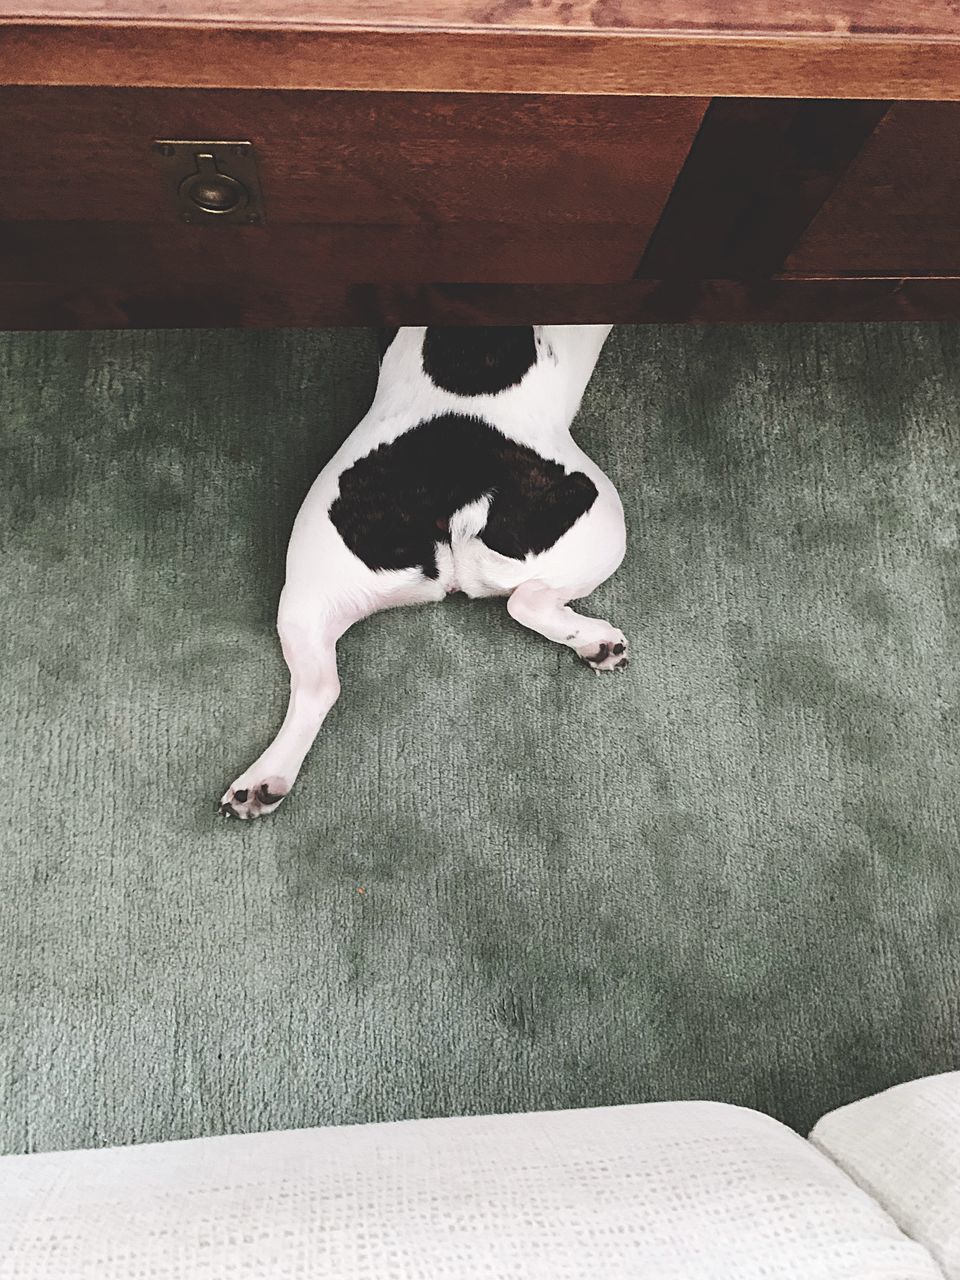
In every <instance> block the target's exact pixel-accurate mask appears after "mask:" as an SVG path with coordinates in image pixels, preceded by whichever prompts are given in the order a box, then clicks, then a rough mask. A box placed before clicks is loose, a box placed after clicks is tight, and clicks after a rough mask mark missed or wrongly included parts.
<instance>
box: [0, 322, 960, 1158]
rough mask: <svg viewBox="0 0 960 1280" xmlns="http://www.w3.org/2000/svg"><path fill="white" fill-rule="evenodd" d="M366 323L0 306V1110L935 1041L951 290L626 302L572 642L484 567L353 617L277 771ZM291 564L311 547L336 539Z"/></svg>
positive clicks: (592, 420)
mask: <svg viewBox="0 0 960 1280" xmlns="http://www.w3.org/2000/svg"><path fill="white" fill-rule="evenodd" d="M375 375H376V358H375V345H374V341H373V338H372V335H370V334H369V333H366V332H363V331H339V332H312V333H301V332H286V333H243V334H237V333H226V332H219V333H209V332H200V333H172V332H167V333H146V334H141V333H112V334H69V335H62V334H45V335H26V334H19V335H3V336H0V376H2V384H0V398H2V427H3V430H2V441H3V495H2V523H0V527H2V533H3V555H2V559H0V610H2V613H3V619H2V627H0V635H2V643H3V648H4V654H3V711H4V715H3V718H2V726H0V767H2V775H0V776H2V777H3V779H4V784H5V786H4V790H5V794H6V803H5V810H6V817H5V819H4V821H3V827H2V844H3V848H2V850H0V895H2V896H0V901H2V923H0V983H2V1014H3V1025H2V1028H0V1035H2V1055H3V1061H2V1064H0V1121H2V1124H0V1130H2V1131H0V1147H2V1149H3V1150H4V1151H8V1152H15V1151H22V1150H30V1149H52V1148H61V1147H71V1146H75V1145H76V1146H94V1145H100V1144H111V1143H127V1142H140V1141H147V1140H156V1139H164V1138H179V1137H186V1136H192V1135H199V1134H208V1133H222V1132H226V1131H236V1130H256V1129H264V1128H272V1127H291V1126H303V1125H315V1124H328V1123H332V1122H354V1121H365V1120H384V1119H395V1118H401V1117H409V1116H420V1115H444V1114H450V1113H457V1112H461V1113H462V1112H479V1111H514V1110H527V1109H533V1108H557V1107H575V1106H581V1105H588V1104H606V1103H620V1102H633V1101H645V1100H651V1099H663V1098H689V1097H708V1098H719V1099H725V1100H728V1101H732V1102H738V1103H744V1104H748V1105H750V1106H756V1107H759V1108H762V1109H763V1110H765V1111H769V1112H771V1113H773V1114H774V1115H777V1116H780V1117H782V1118H784V1119H786V1120H787V1121H788V1122H789V1123H791V1124H793V1125H795V1126H797V1127H799V1128H801V1129H803V1128H806V1127H807V1126H809V1125H810V1124H811V1123H812V1122H813V1120H814V1119H815V1118H816V1117H817V1116H818V1115H819V1114H821V1113H822V1112H823V1111H826V1110H827V1109H828V1108H830V1107H834V1106H836V1105H838V1104H840V1103H843V1102H846V1101H848V1100H850V1099H853V1098H856V1097H858V1096H861V1095H863V1094H866V1093H869V1092H871V1091H874V1090H877V1089H880V1088H883V1087H885V1086H887V1085H890V1084H892V1083H894V1082H897V1081H900V1080H904V1079H906V1078H908V1077H912V1076H915V1075H919V1074H923V1073H926V1072H933V1071H938V1070H944V1069H948V1068H955V1067H957V1066H960V1033H958V1028H960V999H958V993H960V912H958V901H960V838H958V826H957V822H958V817H957V812H958V811H957V799H958V796H960V759H958V743H960V687H958V685H960V573H958V571H960V550H958V546H960V524H958V519H960V516H958V500H960V326H957V327H954V326H926V327H922V326H916V327H914V326H889V327H880V326H876V327H874V326H852V327H833V326H828V327H769V328H755V327H736V328H713V329H682V328H673V327H671V328H660V329H657V328H637V329H622V330H619V331H616V332H615V333H614V335H613V337H612V338H611V340H610V343H609V345H608V346H607V348H606V350H605V352H604V354H603V356H602V358H601V363H600V365H599V366H598V369H597V373H596V375H595V379H594V381H593V383H592V384H591V387H590V389H589V391H588V394H587V398H586V401H585V403H584V407H583V410H582V413H581V418H580V422H579V435H580V438H581V440H582V442H583V443H584V445H585V446H586V448H587V449H588V451H589V452H590V453H591V454H592V455H593V456H594V457H595V458H596V459H597V460H598V461H599V462H600V464H601V465H602V466H604V467H605V468H606V469H607V471H608V472H609V474H610V475H611V476H612V477H613V478H614V480H615V481H616V483H617V484H618V485H619V488H620V491H621V493H622V495H623V498H624V504H625V506H626V508H627V517H628V524H629V533H630V547H629V551H628V556H627V560H626V562H625V564H624V566H623V568H622V569H621V571H620V572H619V573H618V575H617V576H616V577H615V579H614V580H612V581H611V582H609V583H607V584H606V585H605V586H604V587H603V588H602V589H601V590H600V591H599V592H597V593H596V594H595V596H594V597H593V598H592V600H591V604H590V612H596V613H598V614H600V615H603V616H607V617H609V618H610V619H611V620H612V621H613V622H615V623H616V624H618V625H620V626H622V627H623V628H624V630H625V631H626V632H627V634H628V635H629V636H630V638H631V641H632V645H633V659H634V660H633V662H632V665H631V667H630V670H629V672H628V673H627V675H625V676H624V677H622V678H617V679H613V678H608V679H598V678H597V677H595V676H594V675H592V674H591V673H590V672H589V671H587V670H586V669H584V668H582V667H580V666H578V665H577V664H576V662H575V660H574V659H573V658H572V656H571V655H570V654H569V652H568V651H566V650H560V649H558V648H556V647H553V646H551V645H549V644H548V643H547V642H546V641H544V640H542V639H540V638H539V637H538V636H535V635H533V634H532V633H530V632H525V631H523V630H521V628H520V627H518V626H516V625H515V624H513V623H512V622H511V621H510V619H509V618H508V617H507V614H506V612H505V610H504V608H503V605H502V604H501V603H499V602H496V601H484V602H481V603H470V602H468V601H465V600H460V599H457V600H452V601H450V602H448V603H446V604H444V605H438V606H432V607H429V608H423V609H419V610H407V611H396V612H393V613H389V614H385V615H382V616H380V617H377V618H375V619H373V620H371V621H369V622H367V623H364V624H362V625H361V626H359V627H358V628H357V629H356V630H355V631H354V632H352V633H351V634H350V635H349V636H348V637H347V638H346V639H345V641H344V642H343V644H342V645H341V653H342V663H341V674H342V680H343V688H344V694H343V697H342V699H341V701H340V703H339V704H338V706H337V707H336V708H335V710H334V712H333V714H332V715H331V716H330V719H329V720H328V722H327V725H326V727H325V728H324V730H323V732H322V735H321V737H320V739H319V740H318V743H317V745H316V747H315V748H314V751H313V753H312V754H311V756H310V757H309V758H308V761H307V764H306V766H305V768H304V771H303V773H302V775H301V778H300V782H299V783H298V785H297V788H296V790H295V792H294V794H293V795H292V797H291V798H290V799H289V800H288V801H287V802H286V803H285V804H284V805H283V806H282V807H281V809H280V810H279V812H278V813H277V815H276V816H274V817H271V818H267V819H265V820H263V821H261V822H259V823H255V824H241V823H239V822H236V821H234V822H225V821H223V820H222V819H219V818H217V816H216V813H215V810H216V801H217V799H218V798H219V796H220V794H221V792H222V791H223V789H224V787H225V786H226V785H227V784H228V783H229V782H230V781H231V779H232V778H233V777H234V776H235V775H236V774H237V773H238V772H239V771H240V769H242V768H243V767H244V766H246V765H247V764H248V763H249V761H250V760H251V759H252V758H253V757H254V756H255V755H256V754H257V753H259V751H260V750H261V749H262V747H263V746H264V745H265V743H266V742H267V740H268V738H269V736H270V735H271V734H272V733H273V731H274V730H275V729H276V727H277V726H278V725H279V722H280V719H281V717H282V713H283V709H284V704H285V687H286V680H285V668H284V667H283V663H282V659H281V655H280V650H279V646H278V644H277V642H276V638H275V634H274V631H273V618H274V612H275V608H276V601H277V596H278V592H279V589H280V585H281V574H282V565H283V553H284V548H285V543H286V538H287V534H288V532H289V528H290V525H291V522H292V520H293V517H294V514H295V512H296V510H297V507H298V505H299V503H300V501H301V499H302V498H303V496H304V494H305V492H306V490H307V488H308V487H309V484H310V482H311V480H312V478H313V476H314V474H315V473H316V471H317V470H318V469H319V468H320V466H321V464H322V463H323V462H324V461H325V460H326V458H327V457H328V456H329V455H330V453H331V452H332V451H333V449H334V447H335V446H336V444H337V443H338V442H339V441H340V440H341V439H342V438H343V437H344V436H345V435H346V434H347V433H348V431H349V430H350V429H351V428H352V426H353V425H354V424H355V422H356V421H357V419H358V418H359V416H360V415H361V413H362V412H363V410H364V408H365V406H366V403H367V401H368V399H369V397H370V394H371V391H372V387H373V383H374V378H375ZM318 571H320V570H319V567H318Z"/></svg>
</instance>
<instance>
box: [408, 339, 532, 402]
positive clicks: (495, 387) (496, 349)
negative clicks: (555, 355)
mask: <svg viewBox="0 0 960 1280" xmlns="http://www.w3.org/2000/svg"><path fill="white" fill-rule="evenodd" d="M536 363H537V345H536V342H535V341H534V336H533V326H532V325H515V326H512V327H503V328H496V327H478V328H475V329H454V328H448V327H446V326H437V325H431V326H430V327H429V328H428V329H427V333H426V337H425V338H424V340H423V371H424V373H425V374H426V375H427V377H428V378H429V379H430V380H431V382H433V383H434V384H435V385H436V386H438V387H441V388H442V389H443V390H444V391H452V392H453V393H454V394H455V395H460V396H480V395H493V394H495V393H496V392H498V391H506V389H507V388H508V387H515V386H517V384H518V383H520V382H521V381H522V380H523V377H524V375H525V374H526V373H527V372H528V370H530V369H532V368H533V366H534V365H535V364H536Z"/></svg>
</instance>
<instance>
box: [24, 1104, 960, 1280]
mask: <svg viewBox="0 0 960 1280" xmlns="http://www.w3.org/2000/svg"><path fill="white" fill-rule="evenodd" d="M0 1206H2V1212H3V1214H4V1216H5V1217H6V1221H7V1227H6V1229H5V1230H4V1231H3V1233H2V1235H0V1238H2V1244H0V1276H2V1277H3V1280H51V1278H53V1277H56V1278H57V1280H66V1278H67V1277H69V1280H147V1278H148V1277H149V1280H170V1278H171V1277H177V1280H188V1278H189V1280H219V1278H221V1277H222V1278H223V1280H227V1278H228V1277H229V1278H230V1280H241V1278H242V1280H251V1278H252V1277H264V1278H265V1280H266V1278H269V1280H290V1278H291V1277H296V1278H297V1280H305V1278H306V1277H311V1278H313V1277H331V1278H336V1280H361V1278H362V1280H394V1278H395V1277H403V1280H465V1278H472V1277H481V1276H482V1277H488V1278H500V1277H537V1278H538V1280H568V1278H571V1277H590V1280H604V1278H606V1277H610V1278H617V1280H619V1278H620V1277H650V1280H760V1278H761V1277H763V1280H771V1278H774V1277H775V1278H776V1280H794V1278H796V1280H847V1278H849V1280H933V1278H934V1277H938V1278H940V1280H942V1277H940V1272H939V1271H938V1269H937V1267H936V1266H935V1265H934V1263H933V1260H932V1259H931V1258H930V1257H929V1255H928V1254H927V1253H926V1252H925V1250H923V1249H922V1248H921V1246H919V1245H918V1244H916V1243H914V1242H913V1241H909V1240H907V1239H906V1238H905V1237H904V1236H903V1235H902V1234H901V1233H900V1231H899V1230H898V1229H897V1227H896V1226H895V1224H894V1223H893V1222H892V1221H891V1220H890V1219H889V1218H888V1217H887V1216H886V1215H885V1214H884V1213H883V1211H882V1210H881V1209H880V1208H879V1206H877V1205H876V1204H875V1203H874V1202H873V1201H872V1200H871V1199H870V1198H869V1197H868V1196H867V1195H866V1194H865V1193H864V1192H863V1191H861V1190H860V1189H859V1188H858V1187H856V1186H855V1185H854V1184H853V1183H852V1182H851V1181H850V1180H849V1179H848V1178H847V1177H846V1175H845V1174H843V1173H842V1172H841V1171H840V1170H839V1169H837V1168H836V1167H835V1166H834V1165H833V1164H831V1163H830V1161H829V1160H827V1159H826V1157H825V1156H823V1155H821V1154H820V1152H818V1151H817V1150H815V1149H814V1147H812V1146H811V1145H810V1144H809V1143H807V1142H805V1141H804V1140H803V1139H802V1138H800V1137H798V1136H797V1135H796V1134H794V1133H792V1132H791V1131H790V1130H789V1129H787V1128H785V1127H784V1126H782V1125H780V1124H778V1123H777V1122H776V1121H774V1120H771V1119H770V1118H769V1117H767V1116H761V1115H758V1114H757V1113H755V1112H752V1111H745V1110H741V1109H739V1108H735V1107H728V1106H723V1105H721V1104H717V1103H701V1102H686V1103H683V1102H681V1103H660V1104H651V1105H646V1106H636V1107H613V1108H603V1109H597V1110H589V1111H567V1112H550V1113H541V1114H535V1115H519V1116H487V1117H475V1118H474V1117H471V1118H461V1119H452V1120H428V1121H414V1122H407V1123H402V1124H389V1125H365V1126H356V1127H352V1128H331V1129H311V1130H301V1131H293V1132H288V1133H268V1134H252V1135H247V1136H238V1137H227V1138H207V1139H199V1140H194V1141H189V1142H171V1143H164V1144H160V1145H154V1146H142V1147H123V1148H113V1149H110V1150H104V1151H80V1152H66V1153H55V1154H43V1155H33V1156H8V1157H5V1158H4V1159H2V1160H0Z"/></svg>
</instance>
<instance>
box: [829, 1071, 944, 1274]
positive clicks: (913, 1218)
mask: <svg viewBox="0 0 960 1280" xmlns="http://www.w3.org/2000/svg"><path fill="white" fill-rule="evenodd" d="M810 1136H811V1138H812V1140H813V1142H814V1143H816V1145H817V1146H818V1147H819V1148H820V1149H821V1150H822V1151H825V1152H826V1153H827V1154H828V1155H829V1156H831V1158H832V1159H834V1160H835V1161H836V1162H837V1164H839V1165H841V1166H842V1167H843V1168H844V1169H846V1171H847V1172H848V1173H849V1174H850V1176H851V1177H852V1178H854V1179H855V1180H856V1181H857V1182H858V1183H859V1184H860V1186H862V1187H865V1188H866V1190H867V1191H869V1192H870V1193H871V1195H873V1196H875V1197H876V1199H877V1200H878V1201H879V1202H880V1203H881V1204H882V1205H883V1206H884V1207H885V1208H886V1209H887V1211H888V1212H889V1213H890V1215H891V1216H892V1217H894V1218H896V1220H897V1222H899V1223H900V1225H901V1226H902V1227H903V1229H904V1231H906V1232H907V1233H908V1234H909V1235H911V1236H913V1237H914V1239H916V1240H920V1241H922V1242H923V1243H924V1244H925V1245H926V1246H927V1247H928V1248H929V1249H930V1251H931V1253H932V1254H933V1256H934V1257H935V1258H936V1259H937V1260H938V1261H939V1263H940V1266H941V1267H942V1268H943V1270H944V1272H945V1273H946V1274H947V1276H949V1277H950V1280H960V1071H951V1072H948V1073H947V1074H946V1075H941V1076H928V1077H927V1078H926V1079H924V1080H911V1081H910V1083H909V1084H901V1085H897V1086H896V1087H895V1088H893V1089H888V1090H887V1091H886V1092H885V1093H878V1094H877V1095H876V1096H875V1097H873V1098H864V1100H863V1101H862V1102H854V1103H852V1104H851V1105H850V1106H849V1107H841V1109H840V1110H839V1111H833V1112H831V1113H830V1115H828V1116H824V1118H823V1119H822V1120H821V1121H820V1122H819V1124H817V1126H816V1128H815V1129H814V1130H813V1133H812V1134H811V1135H810Z"/></svg>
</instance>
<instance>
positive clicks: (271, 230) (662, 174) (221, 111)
mask: <svg viewBox="0 0 960 1280" xmlns="http://www.w3.org/2000/svg"><path fill="white" fill-rule="evenodd" d="M705 106H706V103H705V101H704V100H701V99H689V98H661V99H653V98H632V99H623V98H620V99H610V98H603V97H561V96H543V95H533V96H531V95H514V94H499V95H498V94H380V93H339V92H312V91H311V92H298V91H282V92H279V91H278V92H273V91H268V92H264V91H259V92H250V91H242V90H196V89H192V90H190V89H187V90H180V89H107V88H89V89H84V88H43V89H38V88H32V87H8V88H4V89H2V90H0V148H2V152H3V155H4V167H5V169H7V170H8V171H9V172H12V173H14V174H16V175H17V179H16V181H15V182H13V183H7V184H5V186H4V187H3V189H2V190H0V221H2V223H3V226H2V228H0V230H2V237H0V281H3V282H7V283H12V284H15V285H17V286H21V287H27V286H44V287H50V286H55V285H62V286H63V287H64V288H65V289H72V290H78V289H83V288H86V287H95V288H103V289H108V290H111V291H112V292H113V296H114V298H115V299H119V305H120V306H121V307H122V305H123V302H122V295H123V293H124V291H127V292H129V293H130V294H131V296H134V295H135V296H136V298H138V299H140V300H142V299H143V298H144V297H150V296H153V295H156V296H157V297H162V298H165V299H167V300H171V299H173V300H175V299H176V297H177V295H178V291H179V290H184V291H189V292H190V294H191V296H193V297H195V296H196V294H197V291H198V290H207V291H209V293H210V294H211V296H218V297H220V298H221V299H222V300H226V301H227V302H228V301H229V300H230V299H231V298H235V299H240V298H242V299H244V305H245V306H248V305H249V304H250V301H251V299H254V300H255V301H256V307H257V310H258V314H259V316H260V319H261V322H275V323H283V322H284V321H288V319H289V314H288V312H285V311H284V304H283V298H284V296H285V295H286V296H292V295H294V294H297V293H302V292H303V291H304V290H307V289H309V288H311V287H313V288H315V289H318V290H322V289H324V288H325V287H328V286H331V285H363V284H368V283H376V284H378V285H384V284H387V285H389V284H394V283H396V284H411V283H412V284H433V283H436V284H443V283H480V284H485V283H514V284H574V283H615V282H622V281H627V280H629V279H630V277H631V275H632V274H633V271H634V269H635V267H636V264H637V262H638V261H639V259H640V256H641V254H642V252H643V249H644V246H645V244H646V242H647V240H648V239H649V237H650V234H651V232H652V230H653V228H654V226H655V224H656V221H657V219H658V217H659V216H660V213H661V210H662V208H663V205H664V203H665V201H666V199H667V196H668V194H669V192H670V189H671V187H672V185H673V182H674V180H675V178H676V175H677V173H678V171H679V169H680V168H681V166H682V164H683V161H684V158H685V156H686V154H687V152H688V150H689V148H690V145H691V142H692V139H693V137H694V135H695V133H696V130H697V127H698V125H699V122H700V119H701V116H702V114H703V111H704V109H705ZM170 138H174V139H191V140H197V139H209V140H245V141H249V142H251V143H252V144H253V146H254V149H255V154H256V161H257V168H258V174H259V181H260V186H261V189H262V196H263V207H264V214H265V217H264V222H263V225H262V226H232V225H230V226H225V225H222V224H220V223H218V222H216V220H213V221H212V223H211V224H210V225H207V224H204V225H197V224H196V223H194V224H190V225H188V224H186V223H184V222H183V221H182V220H181V215H180V212H179V211H178V208H177V204H176V199H175V196H174V194H173V189H172V188H171V185H170V182H169V179H168V177H167V176H166V175H165V173H164V172H163V167H162V165H158V163H157V158H156V155H155V154H154V151H153V145H154V143H155V141H156V140H157V139H170ZM271 298H272V299H275V304H274V303H271V301H270V299H271ZM272 307H273V308H274V310H271V308H272Z"/></svg>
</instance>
